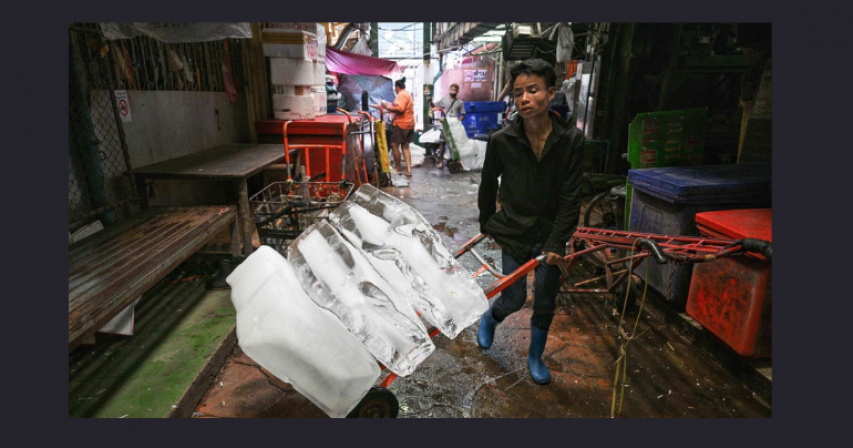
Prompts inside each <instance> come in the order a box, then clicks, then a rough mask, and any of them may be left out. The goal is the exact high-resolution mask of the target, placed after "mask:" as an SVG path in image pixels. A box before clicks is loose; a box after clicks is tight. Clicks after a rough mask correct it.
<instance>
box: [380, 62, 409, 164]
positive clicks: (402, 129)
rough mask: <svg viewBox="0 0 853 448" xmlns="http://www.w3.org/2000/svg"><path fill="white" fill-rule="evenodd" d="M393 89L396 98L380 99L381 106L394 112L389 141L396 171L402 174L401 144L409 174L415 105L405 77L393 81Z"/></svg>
mask: <svg viewBox="0 0 853 448" xmlns="http://www.w3.org/2000/svg"><path fill="white" fill-rule="evenodd" d="M394 91H395V92H396V93H397V99H395V100H394V102H393V103H389V102H387V101H382V106H383V107H384V108H386V109H388V110H390V111H391V112H394V114H395V115H394V123H393V125H392V126H391V138H390V142H391V149H392V151H393V152H394V161H395V163H396V164H397V173H398V174H403V168H402V167H401V166H400V161H401V159H400V146H402V147H403V157H404V158H405V159H406V176H411V175H412V155H411V153H410V152H409V143H412V142H414V141H415V107H414V104H413V102H412V95H411V94H409V92H407V91H406V78H402V79H398V80H397V81H395V82H394Z"/></svg>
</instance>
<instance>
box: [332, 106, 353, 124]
mask: <svg viewBox="0 0 853 448" xmlns="http://www.w3.org/2000/svg"><path fill="white" fill-rule="evenodd" d="M335 110H336V111H338V112H343V114H344V115H346V116H347V120H349V122H350V123H352V115H350V114H349V112H347V111H345V110H343V109H341V108H340V107H336V108H335Z"/></svg>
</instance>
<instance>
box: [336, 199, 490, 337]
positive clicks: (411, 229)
mask: <svg viewBox="0 0 853 448" xmlns="http://www.w3.org/2000/svg"><path fill="white" fill-rule="evenodd" d="M329 221H330V222H331V223H332V225H334V226H335V227H336V229H337V230H338V231H339V232H340V233H341V235H343V236H344V237H345V238H346V239H347V241H349V242H350V243H351V244H352V245H354V246H356V247H359V248H360V249H362V250H363V251H364V252H365V253H366V254H368V257H369V260H370V262H371V263H372V264H373V265H374V267H375V268H376V269H377V270H378V271H379V272H380V273H381V274H382V275H383V276H384V277H385V278H386V279H387V280H388V281H389V282H391V283H392V284H393V285H394V287H395V288H396V289H397V290H398V291H397V292H398V294H400V296H401V297H404V298H406V299H407V300H409V301H410V303H411V304H412V305H413V306H414V307H415V308H416V309H417V310H418V311H420V312H421V315H422V316H423V317H424V319H426V320H427V321H428V322H429V323H431V324H433V325H435V326H436V327H437V328H438V329H439V330H440V331H441V332H442V333H443V334H445V335H446V336H448V337H450V338H455V337H456V336H457V335H458V334H459V333H460V332H462V330H464V329H465V328H466V327H468V326H470V325H472V324H474V323H475V322H478V321H479V318H480V316H481V315H482V314H483V312H485V310H486V309H487V308H488V306H489V305H488V301H487V299H486V295H485V294H484V293H483V290H482V289H481V288H480V287H479V286H478V285H477V283H476V282H475V281H474V280H473V279H472V278H471V274H470V272H468V270H467V269H465V267H463V266H462V265H461V264H459V263H458V262H457V261H456V259H455V258H453V255H452V254H451V253H450V251H449V250H448V249H447V247H446V246H444V244H443V243H442V241H441V236H440V235H439V234H438V232H436V231H435V230H434V229H433V228H432V226H431V225H430V224H429V222H427V221H426V219H425V218H424V217H423V216H422V215H421V214H420V213H418V211H417V210H415V209H414V208H412V207H411V206H409V205H408V204H406V203H404V202H402V201H400V200H398V199H397V198H395V197H393V196H391V195H389V194H386V193H384V192H382V191H380V190H379V189H377V188H375V187H373V186H372V185H369V184H365V185H363V186H361V187H360V188H359V189H358V190H357V191H356V192H355V193H354V194H353V195H352V196H351V197H350V199H349V200H347V201H346V202H344V203H343V204H342V205H341V206H339V207H338V208H337V209H335V211H334V212H332V213H331V214H330V216H329Z"/></svg>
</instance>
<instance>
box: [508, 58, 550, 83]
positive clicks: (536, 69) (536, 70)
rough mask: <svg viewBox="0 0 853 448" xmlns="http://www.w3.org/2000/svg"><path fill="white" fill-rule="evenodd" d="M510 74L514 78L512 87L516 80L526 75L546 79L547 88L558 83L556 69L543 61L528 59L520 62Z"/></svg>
mask: <svg viewBox="0 0 853 448" xmlns="http://www.w3.org/2000/svg"><path fill="white" fill-rule="evenodd" d="M509 73H510V75H511V76H512V81H510V85H514V84H515V78H517V77H518V76H519V75H521V74H524V73H527V74H529V75H536V76H541V77H543V78H545V88H548V87H553V86H555V85H556V83H557V73H556V72H555V71H554V67H551V64H549V63H547V62H545V61H543V60H542V59H528V60H526V61H522V62H519V63H518V64H515V67H513V68H512V70H511V71H510V72H509Z"/></svg>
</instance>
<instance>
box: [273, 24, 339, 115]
mask: <svg viewBox="0 0 853 448" xmlns="http://www.w3.org/2000/svg"><path fill="white" fill-rule="evenodd" d="M317 27H318V24H317V23H314V22H289V23H271V24H269V25H268V26H267V27H266V28H264V30H263V31H262V33H261V38H262V40H263V48H264V56H266V57H269V58H270V59H269V64H270V81H271V84H272V91H273V92H272V93H273V96H272V100H273V111H274V115H275V118H276V119H277V120H311V119H314V117H316V116H317V101H316V100H315V98H314V95H313V93H312V89H313V87H314V86H315V85H316V83H317V79H316V78H317V72H318V68H317V66H318V54H319V42H318V39H317ZM323 41H324V43H323V47H324V50H323V51H324V53H325V34H324V35H323ZM322 65H323V71H324V74H325V59H323V63H322Z"/></svg>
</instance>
